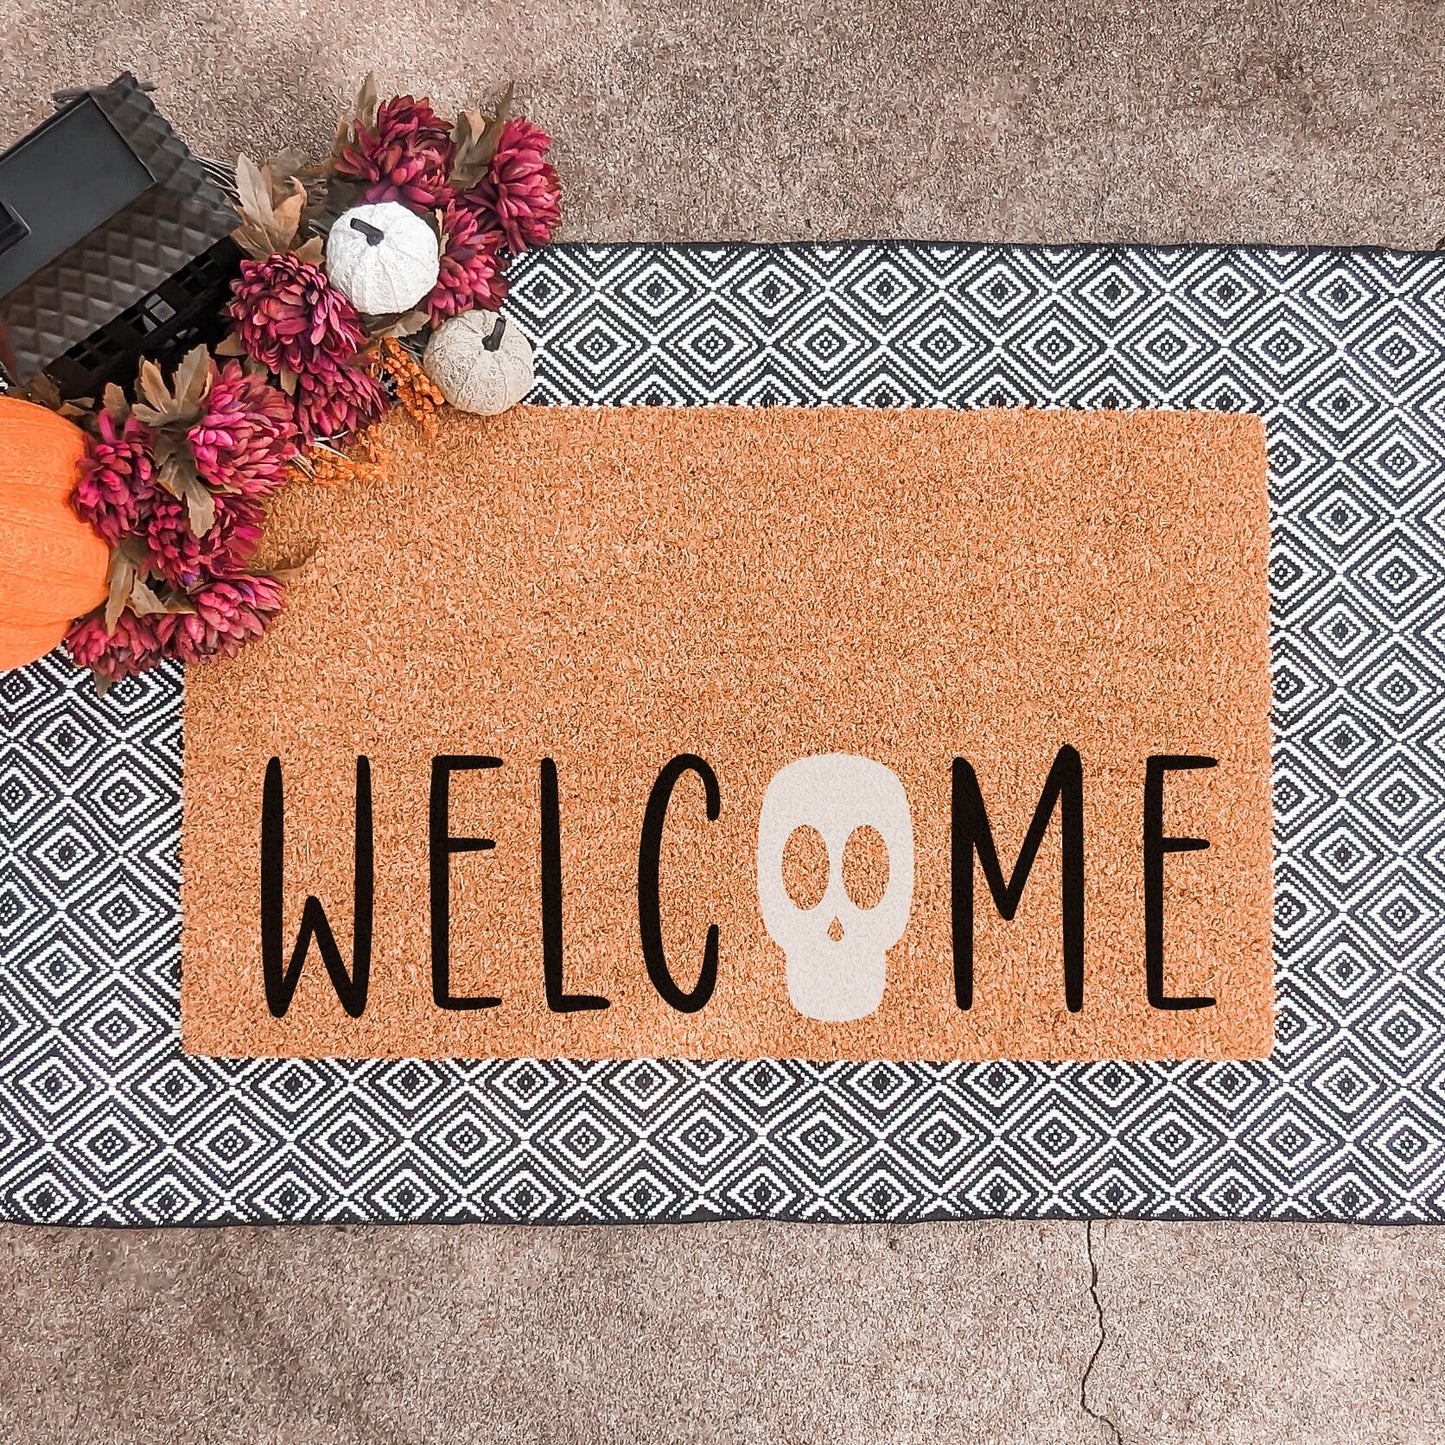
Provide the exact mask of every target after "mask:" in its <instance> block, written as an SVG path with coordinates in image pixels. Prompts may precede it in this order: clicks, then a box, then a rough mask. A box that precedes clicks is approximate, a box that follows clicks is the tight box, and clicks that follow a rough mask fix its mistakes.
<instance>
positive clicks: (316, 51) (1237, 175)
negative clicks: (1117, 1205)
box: [0, 0, 1445, 1445]
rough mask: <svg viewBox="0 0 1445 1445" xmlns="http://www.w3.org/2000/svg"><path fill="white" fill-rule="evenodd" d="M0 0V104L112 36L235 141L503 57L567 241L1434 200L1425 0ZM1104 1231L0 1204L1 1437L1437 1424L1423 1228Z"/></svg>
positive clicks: (70, 74) (1127, 235)
mask: <svg viewBox="0 0 1445 1445" xmlns="http://www.w3.org/2000/svg"><path fill="white" fill-rule="evenodd" d="M0 24H3V26H4V43H3V46H0V95H3V97H4V102H5V103H4V107H3V109H0V139H5V138H8V137H9V136H11V135H13V134H16V133H18V132H20V131H22V130H24V129H26V128H27V127H28V126H29V125H30V124H32V123H33V122H34V121H35V120H36V119H38V118H39V117H40V115H41V114H42V113H43V111H44V109H45V102H44V96H45V95H46V93H48V92H49V91H50V90H51V89H53V88H55V87H56V86H58V85H71V84H76V83H79V82H85V81H94V80H102V79H108V78H109V77H110V76H111V75H112V74H113V73H114V72H115V71H116V70H118V69H120V68H122V67H125V66H129V67H131V68H133V69H134V70H136V71H137V72H138V73H140V74H142V75H143V76H148V77H150V78H153V79H155V80H157V81H159V82H160V90H159V91H158V94H157V98H158V100H159V102H160V104H161V105H162V107H163V108H164V109H165V110H166V111H167V112H168V113H169V114H170V115H171V116H172V118H173V119H174V120H175V121H176V122H177V123H178V125H179V127H180V129H181V130H182V131H183V133H184V134H185V135H186V136H187V138H188V139H189V140H190V141H191V142H192V144H193V145H194V146H195V147H196V148H197V149H201V150H206V151H209V152H211V153H214V154H225V155H229V154H230V153H232V152H233V151H234V150H235V149H237V148H238V147H240V146H245V147H247V148H249V149H252V150H256V151H263V150H265V149H266V148H267V147H270V146H274V145H276V144H279V143H281V142H283V141H291V140H295V139H298V138H301V139H305V140H307V141H309V142H311V143H313V144H314V145H316V146H318V147H321V146H324V144H325V143H326V141H327V139H328V137H329V133H330V128H331V124H332V121H333V119H334V116H335V114H336V112H337V111H338V110H339V109H340V107H341V105H342V103H343V101H344V99H345V98H346V97H347V96H348V95H349V93H350V91H351V90H352V88H353V85H354V83H355V82H356V80H357V79H359V77H360V76H361V75H362V74H363V73H364V72H365V71H366V70H367V69H369V68H371V67H373V66H374V67H375V68H376V69H377V70H378V71H379V72H380V76H381V80H382V83H383V86H394V87H396V88H399V89H405V88H408V87H415V88H417V89H419V90H430V92H431V94H432V95H433V97H434V98H436V99H437V100H438V101H439V102H445V103H447V104H451V103H454V102H457V101H460V100H462V99H464V98H466V97H467V96H468V95H470V94H471V93H472V92H473V91H477V90H482V89H485V88H486V87H487V86H489V85H491V84H493V83H495V82H497V81H500V80H502V79H505V78H506V77H509V76H514V77H515V78H516V79H517V81H518V89H519V95H520V97H521V98H522V101H523V102H524V105H525V107H526V109H527V110H528V112H529V113H530V114H531V115H532V116H533V117H534V118H535V119H537V120H538V121H540V122H541V123H542V124H544V125H546V126H547V127H548V128H549V129H551V130H552V131H554V132H555V133H556V134H557V136H558V138H559V144H558V152H559V155H558V159H559V163H560V165H561V169H562V173H563V178H564V182H565V184H566V187H567V202H568V205H567V230H566V234H567V235H569V236H572V237H587V238H595V239H606V240H613V239H618V240H620V239H633V238H686V239H692V238H707V237H737V238H742V239H772V238H784V237H799V238H806V237H826V236H915V237H938V238H959V237H989V238H997V239H1018V240H1036V239H1038V240H1041V239H1048V240H1052V241H1065V240H1076V239H1139V240H1162V239H1175V240H1272V241H1279V242H1387V243H1392V244H1396V245H1407V246H1429V245H1433V244H1434V243H1435V242H1436V241H1437V240H1438V239H1439V238H1440V237H1441V236H1442V235H1445V66H1442V64H1441V60H1442V41H1445V6H1441V5H1439V4H1438V3H1435V0H1377V3H1373V4H1372V3H1365V0H1354V3H1350V0H1328V3H1310V0H1293V3H1278V0H1255V3H1248V0H1244V3H1241V0H1233V3H1230V0H1216V3H1208V4H1205V3H1200V0H1175V3H1172V4H1158V3H1150V4H1147V5H1140V6H1138V7H1135V6H1133V5H1125V4H1123V3H1117V4H1104V3H1098V0H1073V3H1064V0H996V3H994V4H993V5H991V6H987V7H977V6H964V5H959V4H956V3H950V0H882V3H876V4H867V3H864V0H633V3H627V0H516V3H511V4H508V3H489V4H477V3H471V0H467V3H458V0H367V3H365V4H362V3H359V0H228V3H224V4H214V3H202V0H0ZM1092 1235H1093V1239H1092V1245H1093V1251H1092V1252H1093V1257H1094V1261H1095V1263H1096V1266H1097V1288H1096V1290H1095V1291H1094V1293H1093V1294H1091V1291H1090V1279H1091V1267H1090V1256H1089V1251H1088V1249H1087V1248H1086V1237H1085V1227H1084V1226H1083V1225H1081V1224H1051V1225H1039V1224H1032V1223H1023V1222H1020V1223H1015V1224H961V1225H926V1226H924V1225H919V1226H911V1227H906V1228H901V1229H895V1228H885V1227H841V1226H817V1225H812V1226H797V1225H792V1226H765V1225H748V1224H739V1225H713V1226H705V1227H689V1228H663V1229H612V1230H604V1229H563V1230H527V1229H495V1228H447V1227H437V1228H417V1229H411V1228H408V1229H306V1230H298V1229H287V1230H280V1229H278V1230H222V1231H215V1232H196V1231H186V1230H178V1231H174V1232H169V1233H135V1234H128V1233H124V1232H117V1231H84V1232H82V1231H76V1232H67V1231H62V1230H44V1229H27V1228H9V1229H0V1339H4V1341H5V1348H4V1350H3V1351H0V1438H3V1439H4V1440H6V1441H7V1442H14V1445H30V1442H47V1445H50V1442H80V1441H94V1442H105V1445H118V1442H130V1441H141V1440H146V1441H151V1440H160V1441H166V1442H174V1445H192V1442H207V1445H210V1442H230V1441H244V1442H248V1445H268V1442H277V1445H283V1442H284V1445H310V1442H323V1441H325V1442H349V1441H356V1442H365V1445H370V1442H376V1441H388V1442H390V1441H397V1442H423V1441H425V1442H432V1441H447V1442H452V1441H457V1442H470V1441H476V1442H487V1445H492V1442H513V1441H528V1442H532V1441H535V1442H543V1441H548V1442H573V1441H576V1442H588V1445H591V1442H604V1441H606V1442H610V1441H630V1440H634V1439H637V1440H643V1441H652V1440H659V1441H661V1440H667V1441H671V1440H679V1441H684V1440H686V1441H693V1440H695V1441H706V1442H709V1445H712V1442H717V1445H726V1442H732V1441H770V1442H771V1441H782V1442H805V1441H806V1442H811V1441H832V1440H836V1439H845V1440H848V1441H850V1442H858V1445H870V1442H875V1441H876V1442H885V1441H886V1442H890V1445H892V1442H904V1441H914V1440H917V1441H929V1442H939V1441H946V1440H959V1441H969V1442H977V1445H984V1442H993V1441H1028V1442H1054V1441H1058V1442H1071V1445H1072V1442H1095V1441H1127V1442H1130V1445H1134V1442H1141V1441H1159V1442H1174V1441H1178V1442H1185V1441H1190V1442H1194V1441H1200V1440H1208V1441H1210V1442H1220V1445H1224V1442H1240V1445H1246V1442H1247V1445H1257V1442H1281V1445H1283V1442H1289V1445H1324V1442H1329V1445H1343V1442H1354V1441H1359V1442H1367V1441H1368V1442H1371V1445H1393V1442H1401V1445H1403V1442H1421V1445H1424V1442H1438V1441H1440V1440H1442V1439H1445V1362H1442V1359H1441V1357H1440V1354H1439V1352H1438V1350H1437V1348H1436V1344H1435V1342H1436V1341H1438V1339H1440V1338H1441V1335H1442V1329H1445V1230H1436V1229H1410V1230H1389V1229H1369V1228H1355V1229H1350V1228H1320V1227H1294V1226H1283V1225H1232V1226H1225V1225H1218V1226H1198V1225H1146V1224H1111V1225H1096V1226H1095V1227H1094V1228H1093V1231H1092ZM1101 1331H1102V1333H1101ZM1096 1351H1097V1359H1096V1360H1094V1363H1093V1367H1092V1370H1090V1361H1091V1359H1093V1357H1094V1355H1095V1353H1096ZM1086 1375H1087V1384H1085V1377H1086Z"/></svg>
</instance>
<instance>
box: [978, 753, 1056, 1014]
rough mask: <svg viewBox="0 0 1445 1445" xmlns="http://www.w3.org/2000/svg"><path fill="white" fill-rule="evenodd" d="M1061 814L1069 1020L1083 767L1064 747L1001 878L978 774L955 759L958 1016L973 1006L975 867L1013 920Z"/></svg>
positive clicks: (995, 903) (1006, 916)
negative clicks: (1014, 860) (1009, 872)
mask: <svg viewBox="0 0 1445 1445" xmlns="http://www.w3.org/2000/svg"><path fill="white" fill-rule="evenodd" d="M1060 802H1062V813H1063V855H1064V856H1063V870H1062V878H1063V886H1062V894H1063V898H1062V903H1063V925H1064V928H1063V931H1064V1002H1065V1004H1067V1006H1068V1009H1069V1012H1070V1013H1078V1012H1079V1010H1080V1009H1081V1008H1083V1006H1084V768H1083V763H1082V762H1081V761H1080V758H1079V754H1078V750H1077V749H1075V748H1071V747H1069V746H1068V745H1067V744H1065V745H1064V746H1063V747H1061V748H1060V749H1059V751H1058V755H1057V756H1056V757H1055V758H1054V763H1053V766H1052V767H1051V768H1050V769H1049V775H1048V777H1047V778H1046V779H1045V780H1044V791H1043V796H1042V797H1040V798H1039V805H1038V807H1037V808H1035V809H1034V816H1033V821H1032V822H1030V824H1029V828H1028V832H1027V833H1026V834H1025V836H1024V842H1023V847H1022V848H1020V849H1019V856H1018V862H1017V863H1016V864H1015V865H1014V870H1013V875H1012V876H1011V877H1010V878H1008V879H1005V878H1004V876H1003V869H1002V868H1001V867H1000V866H999V861H998V849H997V848H996V847H995V846H994V841H993V829H992V828H991V827H990V826H989V821H988V812H987V810H986V809H985V808H984V804H983V794H982V792H980V790H979V786H978V774H977V773H975V772H974V770H973V768H972V767H971V766H970V765H969V763H968V762H967V761H966V760H965V759H963V758H955V759H954V760H953V859H952V877H951V882H952V894H953V898H952V902H953V991H954V997H955V999H956V1000H957V1003H958V1006H959V1008H961V1009H966V1008H972V1007H973V860H974V855H975V853H977V855H978V861H979V862H980V863H982V864H983V876H984V878H985V879H986V880H987V882H988V891H989V893H990V894H991V895H992V896H993V906H994V907H995V908H996V909H997V910H998V912H999V915H1000V916H1001V917H1002V918H1004V919H1005V920H1007V921H1012V919H1013V916H1014V914H1015V913H1017V912H1018V906H1019V900H1020V899H1021V898H1022V897H1023V891H1024V884H1025V883H1027V882H1028V879H1029V870H1030V869H1031V868H1032V867H1033V866H1034V859H1035V858H1036V857H1037V856H1038V851H1039V845H1040V844H1041V843H1042V842H1043V840H1044V834H1045V833H1046V832H1047V831H1048V827H1049V819H1050V818H1051V817H1052V816H1053V812H1054V808H1055V806H1056V805H1058V804H1059V803H1060Z"/></svg>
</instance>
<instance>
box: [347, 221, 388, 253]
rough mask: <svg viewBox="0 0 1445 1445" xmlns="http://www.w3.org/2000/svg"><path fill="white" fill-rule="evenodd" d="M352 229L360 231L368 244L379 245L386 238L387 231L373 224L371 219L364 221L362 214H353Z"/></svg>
mask: <svg viewBox="0 0 1445 1445" xmlns="http://www.w3.org/2000/svg"><path fill="white" fill-rule="evenodd" d="M351 229H352V230H353V231H360V232H361V234H362V235H363V236H365V237H366V244H367V245H368V246H379V245H381V243H382V242H383V241H384V240H386V232H385V231H383V230H381V229H380V228H379V227H377V226H373V225H372V224H371V222H370V221H363V220H362V219H361V217H360V216H353V217H352V218H351Z"/></svg>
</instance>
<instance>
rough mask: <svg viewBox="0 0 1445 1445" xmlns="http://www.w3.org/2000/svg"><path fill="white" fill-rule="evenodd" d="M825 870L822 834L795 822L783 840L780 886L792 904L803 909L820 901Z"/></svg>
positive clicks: (825, 858)
mask: <svg viewBox="0 0 1445 1445" xmlns="http://www.w3.org/2000/svg"><path fill="white" fill-rule="evenodd" d="M828 870H829V864H828V845H827V844H826V843H825V842H824V841H823V835H822V834H821V833H820V832H819V831H818V830H817V829H816V828H810V827H809V826H808V825H807V824H806V823H802V824H799V826H798V827H796V828H794V829H793V831H792V832H791V833H789V834H788V841H787V842H786V843H784V844H783V887H784V888H786V889H787V890H788V897H789V898H790V899H792V901H793V907H795V908H801V909H803V910H804V911H805V912H806V911H807V910H808V909H810V908H816V907H817V906H818V905H819V904H820V903H821V902H822V901H823V895H824V894H825V893H826V892H827V891H828Z"/></svg>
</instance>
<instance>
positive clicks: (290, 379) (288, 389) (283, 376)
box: [277, 367, 296, 396]
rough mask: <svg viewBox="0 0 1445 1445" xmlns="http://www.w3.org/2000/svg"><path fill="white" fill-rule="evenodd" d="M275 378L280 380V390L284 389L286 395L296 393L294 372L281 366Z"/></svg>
mask: <svg viewBox="0 0 1445 1445" xmlns="http://www.w3.org/2000/svg"><path fill="white" fill-rule="evenodd" d="M277 380H279V381H280V383H281V390H282V391H284V392H285V393H286V395H287V396H295V395H296V373H295V372H294V371H287V370H285V368H284V367H283V368H282V370H281V372H280V374H279V376H278V377H277Z"/></svg>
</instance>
